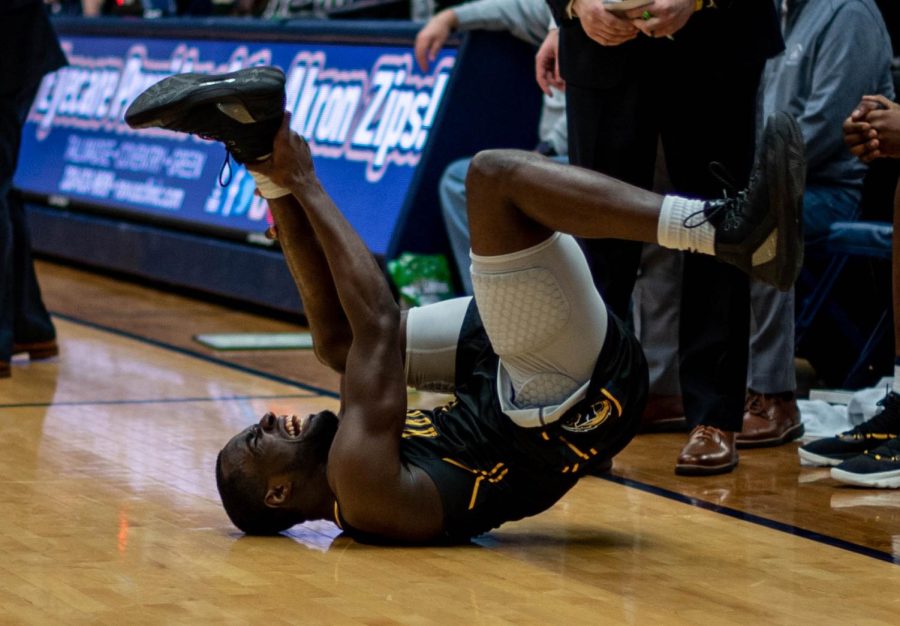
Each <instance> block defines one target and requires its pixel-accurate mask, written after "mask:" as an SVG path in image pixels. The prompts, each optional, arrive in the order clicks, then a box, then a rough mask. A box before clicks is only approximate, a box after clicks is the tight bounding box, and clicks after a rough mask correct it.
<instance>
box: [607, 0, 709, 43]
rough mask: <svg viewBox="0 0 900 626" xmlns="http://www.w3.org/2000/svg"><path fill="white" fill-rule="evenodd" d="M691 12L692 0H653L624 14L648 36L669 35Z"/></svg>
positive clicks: (685, 20)
mask: <svg viewBox="0 0 900 626" xmlns="http://www.w3.org/2000/svg"><path fill="white" fill-rule="evenodd" d="M693 14H694V0H654V1H653V3H652V4H647V5H645V6H642V7H638V8H637V9H631V10H630V11H626V12H625V13H624V16H625V17H626V18H628V19H629V20H631V23H632V24H634V26H635V28H638V29H640V30H641V32H643V33H644V34H645V35H647V36H648V37H671V36H672V35H674V34H675V33H677V32H678V31H679V30H681V29H682V28H683V27H684V25H685V24H687V22H688V20H689V19H690V18H691V15H693ZM645 17H647V18H648V19H644V18H645Z"/></svg>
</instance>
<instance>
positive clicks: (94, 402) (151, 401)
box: [0, 393, 317, 409]
mask: <svg viewBox="0 0 900 626" xmlns="http://www.w3.org/2000/svg"><path fill="white" fill-rule="evenodd" d="M315 397H317V394H314V393H288V394H274V395H261V396H218V397H215V396H205V397H186V398H156V399H144V400H72V401H68V402H19V403H15V404H0V409H21V408H36V407H49V406H103V405H127V404H172V403H178V402H236V401H238V400H281V399H284V398H315Z"/></svg>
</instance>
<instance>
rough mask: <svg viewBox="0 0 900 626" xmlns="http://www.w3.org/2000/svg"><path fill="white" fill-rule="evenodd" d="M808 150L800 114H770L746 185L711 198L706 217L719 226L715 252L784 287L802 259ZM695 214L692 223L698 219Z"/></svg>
mask: <svg viewBox="0 0 900 626" xmlns="http://www.w3.org/2000/svg"><path fill="white" fill-rule="evenodd" d="M803 152H804V149H803V135H802V134H801V132H800V126H799V125H798V124H797V120H795V119H794V118H793V117H792V116H791V115H789V114H787V113H783V112H778V113H775V114H774V115H772V116H770V117H769V120H768V122H767V123H766V127H765V130H764V131H763V134H762V138H761V141H760V146H759V150H758V152H757V157H756V163H755V165H754V166H753V171H752V173H751V175H750V183H749V185H748V186H747V188H746V189H744V190H741V191H739V192H737V193H735V194H733V195H731V196H730V197H726V198H724V199H722V200H711V201H709V202H707V203H706V205H705V207H704V209H703V218H701V220H702V221H706V220H708V221H709V222H710V223H711V224H712V225H713V226H714V227H715V229H716V235H715V236H716V239H715V251H716V258H719V259H721V260H722V261H725V262H727V263H730V264H731V265H734V266H736V267H738V268H739V269H741V270H743V271H744V272H746V273H747V274H749V275H750V276H752V277H753V278H755V279H757V280H761V281H763V282H765V283H768V284H770V285H774V286H775V287H778V289H780V290H782V291H787V290H789V289H790V288H791V287H792V286H793V285H794V281H795V280H796V279H797V275H798V274H799V273H800V268H801V266H802V265H803V189H804V185H805V179H806V161H805V159H804V157H803ZM698 215H699V214H698ZM692 217H693V216H691V217H689V218H688V219H687V220H685V226H687V227H688V228H691V227H694V226H698V225H699V223H691V221H692ZM702 221H701V222H700V223H702Z"/></svg>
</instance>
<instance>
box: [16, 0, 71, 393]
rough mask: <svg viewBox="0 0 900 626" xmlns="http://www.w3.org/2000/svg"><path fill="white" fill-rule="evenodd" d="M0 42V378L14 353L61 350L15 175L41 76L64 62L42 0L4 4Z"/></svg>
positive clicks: (32, 355)
mask: <svg viewBox="0 0 900 626" xmlns="http://www.w3.org/2000/svg"><path fill="white" fill-rule="evenodd" d="M0 41H2V49H0V378H7V377H9V376H10V375H11V368H10V360H11V358H12V355H13V354H17V353H28V355H29V357H30V358H32V359H37V358H45V357H50V356H54V355H56V354H57V353H58V348H57V345H56V331H55V329H54V328H53V322H52V321H51V320H50V316H49V315H48V313H47V310H46V308H45V307H44V303H43V301H42V300H41V292H40V288H39V287H38V282H37V277H36V276H35V273H34V263H33V261H32V258H31V242H30V237H29V234H28V225H27V223H26V216H25V208H24V206H23V204H22V199H21V197H20V196H19V194H18V192H17V191H15V190H14V189H13V175H14V174H15V171H16V165H17V163H18V158H19V144H20V142H21V139H22V128H23V126H24V124H25V119H26V117H27V115H28V111H29V109H31V103H32V102H33V100H34V97H35V94H36V93H37V89H38V86H39V85H40V83H41V79H42V78H43V77H44V75H46V74H48V73H49V72H52V71H54V70H56V69H58V68H60V67H62V66H63V65H65V64H66V57H65V54H63V51H62V49H61V48H60V46H59V40H58V39H57V37H56V33H55V32H54V31H53V27H52V26H51V24H50V20H49V18H48V17H47V13H46V9H45V7H44V3H43V1H42V0H6V1H5V2H3V3H2V4H0Z"/></svg>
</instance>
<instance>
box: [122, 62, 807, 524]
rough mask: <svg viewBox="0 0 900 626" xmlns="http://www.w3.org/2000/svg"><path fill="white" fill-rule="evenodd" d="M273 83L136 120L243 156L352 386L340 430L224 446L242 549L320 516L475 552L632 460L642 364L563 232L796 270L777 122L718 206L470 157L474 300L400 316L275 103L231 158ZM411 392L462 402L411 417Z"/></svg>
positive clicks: (789, 279)
mask: <svg viewBox="0 0 900 626" xmlns="http://www.w3.org/2000/svg"><path fill="white" fill-rule="evenodd" d="M253 72H256V73H257V74H253ZM267 72H268V74H266V73H267ZM276 73H279V74H280V72H278V71H277V70H274V69H272V68H255V69H253V70H242V71H241V72H237V73H235V74H232V75H224V77H210V76H199V77H195V78H191V77H190V76H187V77H185V76H184V75H182V76H181V77H178V76H176V77H173V78H170V79H167V80H168V81H173V80H177V81H180V82H179V83H176V84H174V85H172V84H171V83H170V85H169V86H168V87H167V85H166V82H165V81H164V82H163V83H161V84H158V85H157V86H155V87H152V88H151V89H150V90H149V91H148V92H145V94H144V95H142V96H141V98H139V99H138V100H137V101H135V103H134V104H133V105H132V107H131V109H130V110H129V113H128V115H127V116H126V119H127V120H128V121H129V123H130V124H132V125H134V126H136V127H139V126H142V125H143V126H152V125H156V126H165V127H167V128H170V129H174V130H181V131H186V132H195V133H197V134H202V135H203V136H206V137H210V138H215V139H219V140H221V141H223V142H225V143H226V145H227V146H228V147H229V149H231V151H232V153H234V154H235V155H238V153H240V155H239V156H236V158H238V159H239V160H243V162H245V163H246V164H247V166H248V169H250V170H251V172H253V173H254V176H255V177H256V178H257V183H258V187H259V189H260V192H261V193H262V194H263V195H264V196H265V197H267V198H268V199H269V206H270V208H271V211H272V215H273V218H274V222H275V227H276V232H277V237H278V239H279V241H280V242H281V246H282V248H283V250H284V256H285V259H286V261H287V264H288V267H289V268H290V271H291V272H292V274H293V276H294V278H295V281H296V283H297V287H298V288H299V290H300V294H301V296H302V299H303V304H304V308H305V312H306V316H307V318H308V321H309V325H310V329H311V331H312V334H313V337H314V344H315V350H316V354H317V356H318V358H319V359H320V360H321V361H322V362H323V363H325V364H326V365H328V366H329V367H331V368H333V369H334V370H336V371H338V372H340V373H341V374H342V375H343V376H342V379H341V404H340V410H339V412H338V414H337V415H335V414H333V413H331V412H329V411H323V412H321V413H317V414H315V415H309V416H305V417H297V416H295V415H273V414H272V413H267V414H266V415H264V416H263V417H262V419H261V420H260V421H259V423H257V424H254V425H252V426H250V427H249V428H247V429H245V430H244V431H242V432H240V433H239V434H238V435H236V436H235V437H234V438H233V439H231V440H230V441H229V442H228V443H227V445H225V447H224V448H223V449H222V451H221V453H220V454H219V458H218V460H217V464H216V478H217V482H218V487H219V492H220V495H221V498H222V502H223V504H224V507H225V510H226V512H227V513H228V515H229V517H230V518H231V520H232V521H233V522H234V524H235V525H236V526H238V528H240V529H241V530H243V531H245V532H247V533H253V534H272V533H277V532H279V531H282V530H284V529H287V528H289V527H291V526H293V525H294V524H298V523H301V522H304V521H307V520H315V519H331V520H334V522H335V523H336V524H338V525H339V526H340V527H341V528H342V529H343V530H344V531H345V532H347V533H348V534H351V535H353V536H357V537H362V538H366V537H368V538H379V539H381V540H390V541H402V542H427V541H439V540H454V541H458V540H465V539H467V538H469V537H472V536H475V535H478V534H480V533H483V532H485V531H488V530H490V529H492V528H495V527H497V526H499V525H500V524H502V523H504V522H507V521H511V520H517V519H520V518H523V517H526V516H530V515H534V514H537V513H540V512H541V511H544V510H546V509H547V508H549V507H550V506H552V505H553V504H554V503H555V502H556V501H557V500H559V498H561V497H562V496H563V494H565V493H566V492H567V491H568V490H569V489H571V488H572V486H573V485H574V484H575V483H576V482H577V480H578V479H579V478H580V477H581V476H583V475H584V474H585V472H586V470H588V469H589V468H591V466H593V465H594V464H597V463H600V462H603V461H604V460H606V459H609V458H611V457H612V456H613V455H614V454H616V453H617V452H619V451H620V450H621V449H622V448H623V447H625V445H626V444H627V443H628V442H629V440H630V439H631V438H632V437H633V436H634V434H635V431H636V430H637V427H638V423H639V417H640V414H641V410H642V408H643V406H644V401H645V397H646V393H647V365H646V363H645V360H644V357H643V354H642V352H641V348H640V346H639V345H638V343H637V341H636V340H635V338H634V337H632V336H631V335H630V334H628V333H627V332H626V330H625V329H624V327H623V326H622V324H621V322H619V321H618V320H617V319H616V318H615V317H613V315H611V314H610V313H609V312H608V311H607V309H606V307H605V305H604V303H603V300H602V299H601V298H600V295H599V294H598V293H597V291H596V290H595V288H594V283H593V281H592V280H591V276H590V273H589V271H588V267H587V264H586V262H585V259H584V257H583V256H582V253H581V250H580V249H579V247H578V245H577V244H576V242H575V240H574V239H573V237H572V236H573V235H575V236H578V237H598V238H599V237H614V238H620V239H630V240H637V241H647V242H659V243H660V244H662V245H664V246H668V247H672V248H677V249H682V250H688V249H689V250H695V251H697V252H700V253H703V254H714V255H716V256H718V257H719V258H720V259H722V260H723V261H727V262H729V263H733V264H735V265H737V266H738V267H741V268H743V269H744V270H746V271H748V272H749V273H751V274H752V275H753V276H755V277H757V278H760V279H763V280H766V281H768V282H770V283H772V284H775V285H777V286H779V287H781V288H782V289H786V288H788V287H789V286H790V285H791V284H792V283H793V281H794V279H795V277H796V274H797V271H798V268H799V267H800V264H801V260H802V258H801V257H802V243H801V241H802V239H801V237H800V232H799V224H800V223H801V219H800V218H801V215H800V211H801V205H800V203H801V200H800V198H801V196H802V192H803V183H804V180H803V172H804V170H805V166H804V163H803V157H802V139H801V137H800V133H799V130H798V129H797V126H796V123H795V122H794V120H793V119H792V118H790V117H788V116H786V115H779V116H776V117H773V118H772V119H771V120H770V121H769V123H768V125H767V127H766V129H765V132H764V136H763V145H762V149H761V150H760V157H759V158H758V160H757V164H756V166H755V173H754V177H753V180H752V182H751V186H750V188H749V189H748V190H746V191H745V192H741V193H740V194H738V195H737V196H736V197H734V198H728V199H722V200H715V201H709V202H703V201H698V200H687V199H684V198H679V197H674V196H667V197H662V196H659V195H657V194H654V193H651V192H649V191H645V190H642V189H638V188H636V187H632V186H630V185H627V184H625V183H622V182H619V181H617V180H614V179H612V178H608V177H605V176H603V175H600V174H597V173H594V172H591V171H587V170H583V169H579V168H576V167H572V166H566V165H560V164H558V163H555V162H553V161H551V160H547V159H545V158H543V157H540V156H537V155H535V154H533V153H530V152H522V151H487V152H482V153H480V154H478V155H477V156H476V157H475V159H474V160H473V162H472V166H471V168H470V170H469V174H468V178H467V181H466V187H467V195H468V198H469V225H470V228H471V236H472V268H471V271H472V279H473V283H474V287H475V296H474V299H473V298H462V299H457V300H451V301H447V302H441V303H438V304H433V305H429V306H425V307H422V308H416V309H412V310H410V311H409V312H408V314H407V315H404V314H403V313H401V312H400V310H399V308H398V306H397V304H396V303H395V302H394V299H393V297H392V295H391V291H390V289H389V287H388V285H387V283H386V281H385V278H384V275H383V273H382V271H381V270H380V269H379V267H378V265H377V264H376V262H375V261H374V259H373V257H372V255H371V253H370V252H369V250H368V249H367V248H366V246H365V244H364V243H363V242H362V240H361V239H360V238H359V236H358V235H357V234H356V233H355V232H354V230H353V228H352V227H351V226H350V224H349V223H348V222H347V221H346V219H345V218H344V217H343V215H342V214H341V213H340V211H339V210H338V209H337V207H336V206H335V205H334V203H333V202H332V200H331V198H330V197H329V196H328V194H327V193H326V191H325V190H324V189H323V188H322V185H321V183H320V181H319V180H318V179H317V177H316V173H315V170H314V167H313V160H312V157H311V154H310V149H309V146H308V145H307V143H306V141H305V140H304V139H303V138H302V137H300V136H299V135H298V134H296V133H295V132H293V131H292V130H291V129H290V124H289V120H290V116H289V115H284V116H283V120H282V112H281V111H280V109H279V110H278V111H277V119H275V118H274V117H273V116H274V115H275V114H274V113H271V110H273V109H275V108H276V107H283V104H281V103H282V102H283V100H282V98H283V95H282V94H281V92H280V91H278V93H277V95H271V96H270V102H269V109H270V113H271V115H270V117H271V118H272V119H269V120H268V121H267V122H265V124H268V125H269V127H270V129H271V130H270V131H269V135H268V139H265V141H262V142H261V144H260V145H257V146H255V147H252V148H253V149H250V148H248V146H247V145H245V144H244V143H242V141H241V137H249V136H251V135H247V133H246V132H245V130H246V129H245V128H240V127H238V126H235V125H234V122H231V126H229V125H228V124H224V123H223V122H222V118H223V114H222V113H221V112H222V111H227V112H229V114H232V115H234V110H235V109H236V108H241V109H242V110H243V111H244V112H247V113H248V115H243V114H242V115H241V116H240V117H241V118H242V119H244V120H246V119H247V118H248V117H249V118H250V119H251V120H253V119H255V120H257V122H254V123H256V124H258V127H257V128H256V129H255V130H256V133H255V134H252V138H253V139H252V141H258V137H259V133H261V132H262V130H263V125H264V122H262V121H259V120H262V119H263V118H265V117H266V115H267V114H265V113H264V112H260V106H259V102H260V101H261V99H260V97H259V96H256V99H255V100H254V99H252V98H251V97H250V96H249V95H248V94H249V93H250V92H252V91H253V90H254V89H257V91H260V90H261V91H265V89H268V88H266V87H265V85H264V84H263V83H265V82H266V81H269V80H272V82H273V84H275V85H277V83H278V80H277V75H276ZM281 80H282V83H281V84H282V85H283V78H282V79H281ZM191 81H194V82H193V83H192V82H191ZM226 83H227V84H226ZM260 84H263V85H262V86H260ZM210 85H215V86H216V87H217V88H218V89H217V90H215V91H213V90H211V88H210V87H209V86H210ZM278 89H280V87H278V88H277V89H276V88H272V91H273V92H274V91H276V90H278ZM229 90H230V91H229ZM223 93H224V94H225V95H223ZM264 99H265V98H262V100H264ZM217 105H218V106H217ZM254 107H256V108H254ZM186 120H193V122H190V123H189V122H188V121H186ZM210 120H214V122H211V121H210ZM272 120H274V122H273V121H272ZM200 121H202V123H203V124H204V126H203V127H202V128H199V127H198V126H197V125H196V124H198V123H200ZM278 121H281V123H280V126H278V125H277V124H278ZM251 126H252V124H251ZM229 129H230V130H229ZM273 134H274V139H271V137H272V135H273ZM269 153H271V154H270V156H268V157H267V158H264V159H262V160H258V161H254V160H253V158H254V157H258V156H263V155H267V154H269ZM710 297H711V298H714V297H715V294H710ZM408 384H409V385H413V386H415V387H419V388H425V389H440V390H444V391H452V392H453V393H454V394H455V397H454V399H453V401H452V402H450V403H449V404H448V405H446V406H441V407H437V408H435V409H433V410H431V411H407V406H406V401H407V385H408Z"/></svg>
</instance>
